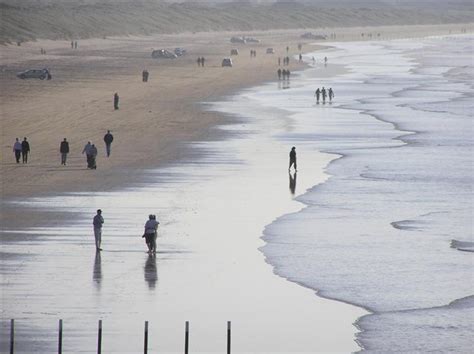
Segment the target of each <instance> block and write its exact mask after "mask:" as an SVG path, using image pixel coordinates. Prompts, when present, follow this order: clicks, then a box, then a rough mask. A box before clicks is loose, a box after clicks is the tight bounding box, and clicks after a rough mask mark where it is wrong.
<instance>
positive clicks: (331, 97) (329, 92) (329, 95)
mask: <svg viewBox="0 0 474 354" xmlns="http://www.w3.org/2000/svg"><path fill="white" fill-rule="evenodd" d="M328 97H329V102H332V99H333V98H334V91H333V90H332V88H331V87H330V88H329V91H328Z"/></svg>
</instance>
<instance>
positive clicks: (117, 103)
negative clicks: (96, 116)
mask: <svg viewBox="0 0 474 354" xmlns="http://www.w3.org/2000/svg"><path fill="white" fill-rule="evenodd" d="M119 100H120V97H119V95H118V93H117V92H115V93H114V109H115V110H117V109H119Z"/></svg>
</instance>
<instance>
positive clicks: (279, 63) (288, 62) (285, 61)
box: [278, 57, 290, 66]
mask: <svg viewBox="0 0 474 354" xmlns="http://www.w3.org/2000/svg"><path fill="white" fill-rule="evenodd" d="M280 65H281V58H278V66H280ZM288 65H290V57H284V58H283V66H288Z"/></svg>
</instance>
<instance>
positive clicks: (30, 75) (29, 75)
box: [16, 69, 52, 80]
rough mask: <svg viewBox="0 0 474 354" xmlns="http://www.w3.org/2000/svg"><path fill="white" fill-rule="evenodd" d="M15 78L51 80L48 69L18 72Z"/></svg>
mask: <svg viewBox="0 0 474 354" xmlns="http://www.w3.org/2000/svg"><path fill="white" fill-rule="evenodd" d="M16 76H17V77H18V78H20V79H40V80H44V79H48V80H51V78H52V77H51V73H50V72H49V70H48V69H30V70H25V71H22V72H19V73H18V74H16Z"/></svg>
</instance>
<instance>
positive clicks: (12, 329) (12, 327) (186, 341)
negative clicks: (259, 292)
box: [10, 319, 232, 354]
mask: <svg viewBox="0 0 474 354" xmlns="http://www.w3.org/2000/svg"><path fill="white" fill-rule="evenodd" d="M231 334H232V333H231V322H230V321H227V354H230V347H231ZM143 342H144V343H143V353H144V354H147V353H148V321H145V331H144V339H143ZM62 352H63V320H59V328H58V354H62ZM14 353H15V320H13V319H12V320H10V354H14ZM101 353H102V320H99V327H98V332H97V354H101ZM184 353H185V354H188V353H189V321H186V322H185V326H184Z"/></svg>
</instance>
